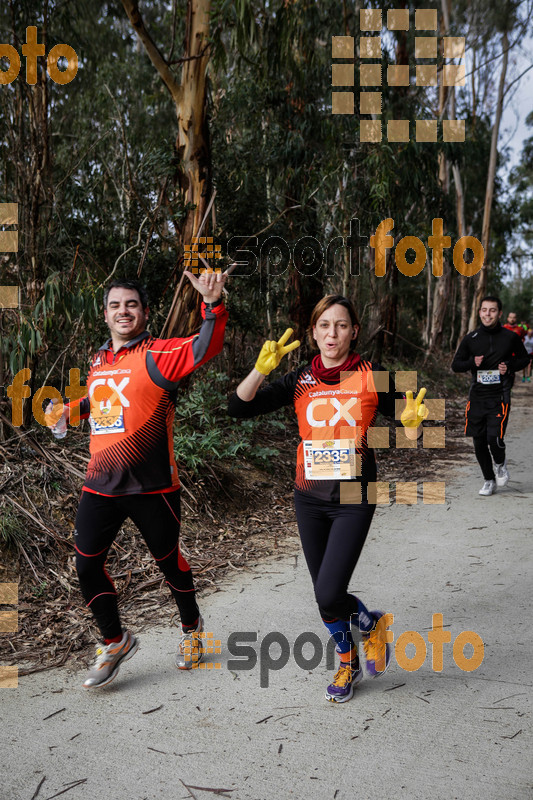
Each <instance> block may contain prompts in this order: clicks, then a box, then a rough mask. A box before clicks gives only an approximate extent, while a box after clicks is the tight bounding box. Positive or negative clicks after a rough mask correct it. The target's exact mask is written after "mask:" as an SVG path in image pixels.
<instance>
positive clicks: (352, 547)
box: [294, 490, 376, 621]
mask: <svg viewBox="0 0 533 800" xmlns="http://www.w3.org/2000/svg"><path fill="white" fill-rule="evenodd" d="M294 505H295V508H296V519H297V521H298V529H299V531H300V538H301V540H302V548H303V551H304V555H305V560H306V561H307V566H308V568H309V572H310V573H311V579H312V581H313V587H314V590H315V597H316V601H317V603H318V608H319V611H320V614H321V616H322V619H323V620H324V621H328V620H332V619H343V620H349V619H350V617H351V616H352V615H354V614H357V613H358V603H357V597H355V595H352V594H348V591H347V590H348V583H349V582H350V578H351V577H352V573H353V571H354V569H355V565H356V564H357V561H358V559H359V556H360V554H361V550H362V549H363V545H364V543H365V539H366V537H367V534H368V530H369V528H370V523H371V522H372V517H373V516H374V511H375V510H376V506H375V505H371V504H369V503H367V502H366V501H365V502H363V503H359V504H357V505H351V504H350V505H349V504H341V503H339V501H337V502H334V501H331V502H327V501H324V500H318V499H316V498H314V497H310V496H308V495H304V494H302V493H301V492H299V491H298V490H296V491H295V492H294Z"/></svg>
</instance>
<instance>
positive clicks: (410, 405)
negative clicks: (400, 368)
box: [400, 389, 429, 428]
mask: <svg viewBox="0 0 533 800" xmlns="http://www.w3.org/2000/svg"><path fill="white" fill-rule="evenodd" d="M425 395H426V389H420V391H419V392H418V395H417V397H416V400H413V393H412V392H406V393H405V408H404V410H403V411H402V415H401V417H400V419H401V421H402V425H403V426H404V428H418V426H419V425H420V423H421V422H422V421H423V420H425V418H426V417H427V415H428V413H429V412H428V409H427V408H426V406H425V405H424V403H423V400H424V397H425Z"/></svg>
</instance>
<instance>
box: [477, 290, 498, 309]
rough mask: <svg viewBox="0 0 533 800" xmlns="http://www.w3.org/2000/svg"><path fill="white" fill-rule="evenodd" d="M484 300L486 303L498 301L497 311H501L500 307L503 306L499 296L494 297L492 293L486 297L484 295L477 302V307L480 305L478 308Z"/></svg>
mask: <svg viewBox="0 0 533 800" xmlns="http://www.w3.org/2000/svg"><path fill="white" fill-rule="evenodd" d="M485 300H486V301H487V302H488V303H498V311H502V309H503V306H502V301H501V300H500V298H499V297H495V296H494V295H492V294H488V295H487V296H486V297H484V298H483V299H482V301H481V303H480V304H479V307H480V308H481V306H482V305H483V303H484V302H485Z"/></svg>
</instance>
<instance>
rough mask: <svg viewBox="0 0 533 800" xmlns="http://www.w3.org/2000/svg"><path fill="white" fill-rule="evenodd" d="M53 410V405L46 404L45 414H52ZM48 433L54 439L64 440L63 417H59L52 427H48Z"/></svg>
mask: <svg viewBox="0 0 533 800" xmlns="http://www.w3.org/2000/svg"><path fill="white" fill-rule="evenodd" d="M53 409H54V404H53V403H48V405H47V407H46V411H45V414H52V412H53ZM50 431H51V433H52V436H53V437H54V439H64V438H65V436H66V435H67V421H66V419H65V417H64V416H63V415H61V416H60V417H59V419H58V421H57V422H56V424H55V425H54V426H53V427H50Z"/></svg>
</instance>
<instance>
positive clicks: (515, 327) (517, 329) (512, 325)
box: [503, 311, 527, 341]
mask: <svg viewBox="0 0 533 800" xmlns="http://www.w3.org/2000/svg"><path fill="white" fill-rule="evenodd" d="M503 327H504V328H507V330H508V331H512V332H513V333H516V335H517V336H520V339H521V340H522V341H524V339H525V338H526V333H527V331H525V330H524V329H523V327H522V326H521V325H519V324H518V317H517V316H516V314H515V312H514V311H509V313H508V314H507V322H506V323H505V325H504V326H503Z"/></svg>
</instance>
